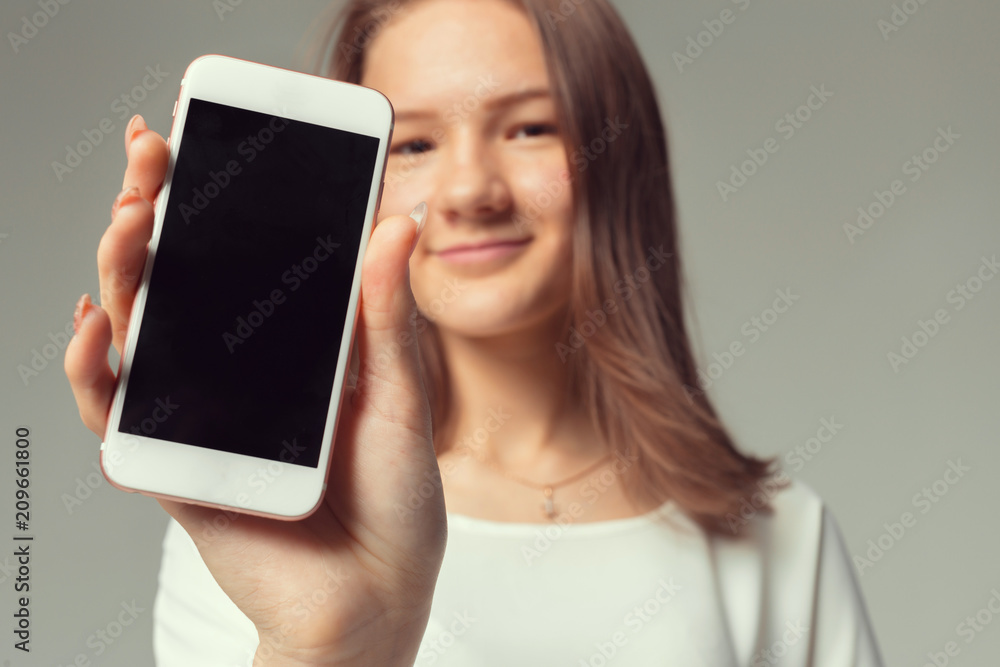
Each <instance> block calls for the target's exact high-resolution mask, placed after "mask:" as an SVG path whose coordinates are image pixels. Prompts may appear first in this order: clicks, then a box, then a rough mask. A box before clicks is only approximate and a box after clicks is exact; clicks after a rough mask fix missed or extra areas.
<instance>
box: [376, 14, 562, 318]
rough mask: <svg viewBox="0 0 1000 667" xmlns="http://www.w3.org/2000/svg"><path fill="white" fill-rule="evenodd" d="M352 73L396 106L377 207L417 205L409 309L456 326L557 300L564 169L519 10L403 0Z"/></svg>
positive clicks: (544, 312) (531, 314) (545, 83)
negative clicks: (420, 225) (422, 212)
mask: <svg viewBox="0 0 1000 667" xmlns="http://www.w3.org/2000/svg"><path fill="white" fill-rule="evenodd" d="M361 83H362V85H365V86H370V87H372V88H375V89H377V90H379V91H381V92H382V93H383V94H385V95H386V97H388V98H389V100H390V101H391V102H392V105H393V107H394V109H395V112H396V125H395V129H394V130H393V136H392V147H391V149H390V150H391V152H390V156H389V161H388V165H387V168H386V179H385V180H386V183H385V190H384V192H383V195H382V205H381V211H382V212H383V214H384V215H389V214H399V213H408V212H409V211H410V210H411V209H412V208H413V207H414V206H415V205H416V204H418V203H419V202H420V201H426V202H427V205H428V207H429V213H428V217H427V220H426V222H425V227H424V231H423V234H422V236H421V238H420V242H419V243H418V245H417V247H416V249H415V250H414V253H413V256H412V258H411V259H410V284H411V286H412V289H413V293H414V296H415V298H416V302H417V305H418V307H419V308H420V311H421V312H422V313H423V314H424V315H425V316H427V318H428V319H430V320H432V321H434V322H436V323H437V324H438V326H440V327H441V328H442V329H443V330H445V331H452V332H455V333H458V334H461V335H469V336H487V335H498V334H506V333H512V332H516V331H518V330H521V329H524V328H525V327H528V326H531V325H535V324H538V323H540V322H541V321H542V320H546V319H549V318H551V316H553V314H555V313H557V312H558V313H561V312H563V311H564V309H565V307H566V304H567V303H568V297H569V293H570V278H571V270H570V266H571V258H572V243H571V240H572V239H571V234H572V226H573V225H572V222H573V216H572V195H571V190H570V184H569V172H568V169H567V160H566V151H565V149H564V148H563V144H562V139H561V136H560V129H559V128H558V127H557V120H556V110H555V104H554V101H553V99H552V97H551V96H550V92H549V79H548V75H547V73H546V70H545V61H544V56H543V54H542V49H541V44H540V42H539V40H538V38H537V37H536V35H535V33H534V31H533V29H532V27H531V24H530V23H529V22H528V19H527V18H526V17H525V16H524V14H523V13H521V11H520V10H518V9H517V8H515V7H513V6H512V5H510V4H509V3H508V2H505V1H504V0H479V1H477V2H468V1H467V0H423V1H421V2H415V3H412V4H410V5H406V6H405V7H404V9H403V10H402V11H400V12H399V13H398V15H396V16H395V17H393V18H392V19H390V21H389V23H388V25H386V26H384V28H383V29H382V30H381V31H380V32H379V33H378V36H377V37H376V38H375V39H374V40H373V42H372V43H371V45H370V47H369V49H368V50H367V52H366V54H365V66H364V74H363V77H362V80H361ZM498 243H499V244H502V245H494V247H492V248H490V247H486V248H482V249H480V250H470V251H465V252H462V251H458V250H455V248H457V247H458V246H470V245H471V246H475V245H481V244H498Z"/></svg>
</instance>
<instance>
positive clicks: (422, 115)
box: [395, 88, 552, 122]
mask: <svg viewBox="0 0 1000 667" xmlns="http://www.w3.org/2000/svg"><path fill="white" fill-rule="evenodd" d="M551 96H552V93H551V92H550V91H549V90H548V89H547V88H528V89H527V90H521V91H518V92H514V93H507V94H506V95H501V96H499V97H492V96H489V95H488V96H486V97H484V98H483V101H482V107H483V108H485V109H489V110H491V111H492V110H496V109H499V108H502V107H509V106H513V105H515V104H519V103H521V102H525V101H527V100H532V99H536V98H540V97H551ZM472 97H475V95H472ZM436 115H437V114H436V113H435V112H433V111H400V112H398V113H396V114H395V117H396V121H397V122H398V121H405V120H419V119H426V118H433V117H434V116H436Z"/></svg>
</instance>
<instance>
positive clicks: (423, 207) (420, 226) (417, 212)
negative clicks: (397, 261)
mask: <svg viewBox="0 0 1000 667" xmlns="http://www.w3.org/2000/svg"><path fill="white" fill-rule="evenodd" d="M410 217H411V218H413V221H414V222H416V223H417V231H416V233H415V234H414V235H413V245H412V246H410V254H411V255H412V254H413V250H414V249H415V248H416V247H417V241H419V240H420V233H421V232H423V231H424V219H425V218H426V217H427V202H425V201H422V202H420V203H419V204H417V207H416V208H414V209H413V211H411V212H410Z"/></svg>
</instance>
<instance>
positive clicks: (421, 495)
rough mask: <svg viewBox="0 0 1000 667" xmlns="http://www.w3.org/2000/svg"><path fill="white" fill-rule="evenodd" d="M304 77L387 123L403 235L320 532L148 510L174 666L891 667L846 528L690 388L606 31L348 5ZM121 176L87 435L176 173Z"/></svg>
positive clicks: (434, 5) (308, 524)
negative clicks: (324, 81) (156, 202)
mask: <svg viewBox="0 0 1000 667" xmlns="http://www.w3.org/2000/svg"><path fill="white" fill-rule="evenodd" d="M317 54H318V57H319V58H320V59H322V60H323V61H324V62H328V63H329V64H330V68H329V71H328V72H327V73H328V74H329V75H331V76H333V77H335V78H339V79H343V80H347V81H351V82H354V83H360V84H362V85H365V86H370V87H373V88H376V89H378V90H380V91H382V92H383V93H384V94H385V95H386V96H387V97H388V98H389V99H390V100H391V101H392V103H393V105H394V108H395V111H396V126H395V130H394V134H393V145H392V148H391V157H390V161H389V164H388V168H387V174H386V187H385V190H384V195H383V200H382V210H383V211H387V212H405V211H408V210H410V209H413V207H414V205H417V206H416V208H415V209H413V210H414V212H413V214H412V216H413V217H412V219H411V218H410V217H407V216H405V215H392V216H388V217H384V218H382V219H381V220H380V221H379V222H378V224H377V226H376V228H375V230H374V232H373V236H372V239H371V243H370V245H369V249H368V253H367V255H366V257H365V260H364V266H363V278H362V312H361V316H360V328H359V332H358V336H357V341H356V343H357V344H356V347H355V350H354V354H353V360H352V362H353V363H354V368H355V369H356V370H357V387H356V388H355V389H353V391H352V393H351V400H350V401H349V409H348V411H347V413H346V416H345V418H344V419H345V421H344V425H343V426H342V427H341V429H340V432H339V433H338V436H337V438H338V441H337V443H336V446H335V449H334V454H333V461H332V472H331V482H330V485H329V490H328V491H327V495H326V499H325V502H324V504H323V505H322V507H321V508H320V510H318V511H317V512H316V513H315V514H314V515H313V516H311V517H310V518H309V519H307V520H304V521H301V522H293V523H287V522H280V521H269V520H265V519H261V518H258V517H250V516H241V515H236V514H225V513H222V512H218V511H215V510H211V509H208V508H203V507H198V506H194V505H186V504H178V503H173V502H167V501H161V505H163V507H164V509H166V511H167V512H169V513H170V514H171V516H172V517H173V518H174V519H175V521H172V522H171V524H170V527H169V529H168V532H167V536H166V538H165V541H164V558H163V564H162V568H161V573H160V591H159V595H158V598H157V602H156V608H155V616H156V625H155V638H154V639H155V650H156V654H157V658H158V662H159V664H160V665H164V666H168V665H169V666H172V665H185V666H186V667H192V666H193V665H212V666H213V667H219V666H227V667H228V666H229V665H246V664H251V663H252V664H254V665H342V664H352V665H412V664H414V661H416V664H418V665H431V664H436V665H461V666H463V667H476V666H479V665H546V666H547V665H556V664H565V665H581V666H583V665H590V666H593V667H598V666H600V665H606V664H612V662H613V663H614V664H620V665H711V666H713V667H717V666H724V665H734V666H735V665H776V664H782V665H823V666H831V667H833V666H838V667H839V666H844V667H846V666H848V665H865V666H868V665H880V664H881V659H880V657H879V653H878V649H877V647H876V642H875V639H874V634H873V632H872V630H871V627H870V624H869V621H868V619H867V614H866V611H865V606H864V603H863V600H862V597H861V595H860V592H859V589H858V586H857V582H856V580H855V577H854V574H853V570H852V568H851V565H850V563H849V560H848V558H847V557H846V552H845V548H844V545H843V542H842V539H841V537H840V535H839V532H838V530H837V528H836V524H835V521H834V520H833V518H832V517H831V516H830V514H829V512H828V511H827V510H825V509H824V506H823V504H822V502H821V500H820V499H819V498H818V497H817V496H816V495H815V493H813V492H812V491H811V490H810V489H808V488H807V487H806V486H805V485H803V484H801V483H797V482H789V481H788V480H787V478H785V477H784V476H783V474H782V473H781V472H780V471H774V470H771V469H770V467H769V466H770V464H771V463H772V462H770V461H763V460H759V459H756V458H753V457H750V456H746V455H743V454H741V453H739V452H738V451H737V449H736V447H735V446H734V443H733V442H732V440H731V439H730V438H729V436H728V435H727V433H726V431H725V429H724V427H723V425H722V424H720V422H719V420H718V418H717V416H716V414H715V412H714V411H713V409H712V406H711V405H710V403H709V401H708V398H707V396H706V395H705V393H704V392H703V391H701V390H700V388H699V386H698V382H697V377H696V368H695V364H694V361H693V358H692V354H691V351H690V345H689V341H688V337H687V332H686V327H685V323H684V318H683V313H682V302H681V289H682V278H681V275H682V274H681V263H680V258H679V257H678V243H677V234H676V228H675V214H674V201H673V197H672V192H671V183H670V173H669V169H668V161H667V151H666V135H665V132H664V129H663V126H662V123H661V119H660V113H659V109H658V106H657V103H656V99H655V95H654V91H653V88H652V85H651V82H650V80H649V77H648V75H647V73H646V70H645V67H644V65H643V63H642V61H641V59H640V57H639V54H638V51H637V49H636V48H635V46H634V44H633V42H632V40H631V38H630V36H629V34H628V33H627V31H626V29H625V28H624V26H623V24H622V22H621V20H620V18H619V17H618V16H617V14H616V13H615V12H614V10H613V9H612V8H611V7H610V5H609V4H608V3H607V2H606V1H605V0H585V1H582V2H581V1H577V0H574V2H568V1H567V0H563V1H562V2H559V1H557V0H476V1H475V2H473V1H471V0H414V1H411V2H406V1H404V0H388V1H381V0H357V1H354V2H351V3H349V6H348V7H347V8H346V9H345V11H344V13H343V14H342V15H341V16H340V19H339V20H338V21H335V22H332V23H330V25H329V27H328V29H326V30H325V31H324V32H323V35H322V36H321V39H320V41H319V48H318V49H317ZM126 151H127V154H128V168H127V170H126V173H125V182H124V186H125V189H124V191H123V192H122V193H121V194H120V195H119V197H118V199H117V200H116V201H115V205H114V207H113V213H112V224H111V226H110V227H109V228H108V230H107V232H106V234H105V236H104V238H103V240H102V242H101V245H100V249H99V253H98V264H99V270H100V277H101V304H102V306H101V307H97V306H94V305H92V304H90V303H89V300H88V299H87V297H86V295H85V296H84V298H82V299H81V303H80V305H79V307H78V317H77V335H76V337H75V338H74V339H73V341H72V343H71V345H70V346H69V347H68V349H67V353H66V372H67V375H68V376H69V378H70V382H71V384H72V387H73V391H74V393H75V396H76V399H77V402H78V404H79V407H80V413H81V416H82V418H83V421H84V422H85V424H87V426H88V427H90V428H91V429H92V430H94V431H95V432H96V433H99V434H100V433H103V431H104V426H105V419H106V413H107V408H108V405H109V402H110V398H111V395H112V391H113V387H114V382H115V377H114V374H113V373H112V371H111V369H110V368H108V366H107V361H106V359H107V354H106V353H107V349H108V346H109V345H110V344H113V345H114V346H115V347H116V348H118V349H119V350H120V349H121V346H122V342H123V340H124V335H125V326H126V322H127V318H128V315H129V312H130V308H131V304H132V301H133V299H134V294H135V284H136V279H137V276H138V275H139V274H140V269H141V267H142V263H143V261H144V249H145V244H146V242H147V241H148V239H149V237H150V233H151V228H152V219H153V213H152V210H153V209H152V204H151V202H152V201H153V199H154V198H155V196H156V193H157V191H158V188H159V186H160V184H161V181H162V179H163V176H164V173H165V169H166V160H167V148H166V145H165V142H164V141H163V139H162V138H161V137H159V136H157V135H156V134H155V133H153V132H152V131H149V130H147V129H146V126H145V123H144V122H143V121H142V119H141V118H138V117H137V118H136V119H134V120H133V122H132V123H131V125H130V127H129V128H128V130H127V132H126ZM309 194H310V193H308V192H303V193H302V196H303V197H307V196H309ZM418 202H419V204H418ZM425 204H426V205H425ZM411 248H412V253H411ZM446 504H447V514H446V513H445V505H446ZM446 533H447V540H446ZM446 541H447V547H446Z"/></svg>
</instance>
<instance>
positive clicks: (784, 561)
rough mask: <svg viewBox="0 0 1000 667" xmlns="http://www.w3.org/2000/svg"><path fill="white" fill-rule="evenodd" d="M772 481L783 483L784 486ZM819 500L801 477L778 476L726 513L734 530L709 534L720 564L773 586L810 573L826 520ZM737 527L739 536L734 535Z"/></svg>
mask: <svg viewBox="0 0 1000 667" xmlns="http://www.w3.org/2000/svg"><path fill="white" fill-rule="evenodd" d="M775 482H787V485H786V486H784V487H781V486H779V484H777V483H775ZM826 515H827V510H826V507H825V504H824V502H823V499H822V498H820V496H819V494H818V493H816V491H815V490H813V488H812V487H810V486H809V485H808V484H806V483H805V482H802V481H799V480H795V479H790V478H789V477H787V476H782V475H777V476H775V478H773V479H769V480H766V481H762V482H760V483H759V484H758V490H757V491H756V492H754V493H752V494H750V495H749V496H748V497H746V498H743V499H742V500H741V502H740V508H739V511H738V512H737V513H732V514H730V515H729V516H728V517H727V522H728V524H729V526H730V528H731V529H732V531H733V535H722V536H715V537H713V538H712V543H713V547H714V551H715V552H716V554H717V556H718V558H719V563H720V565H721V566H723V568H724V569H725V568H726V567H727V566H728V567H729V568H730V569H732V570H735V571H737V572H739V573H740V575H739V576H741V577H748V576H759V577H760V578H761V581H766V582H768V583H769V584H770V585H772V586H782V585H784V584H787V585H793V586H795V585H797V586H801V585H802V584H803V583H804V582H806V581H809V580H810V579H812V578H814V577H815V574H816V567H817V564H818V563H819V559H820V554H821V549H822V544H823V540H824V533H825V532H826V530H827V529H828V523H829V520H828V519H827V517H826ZM737 532H739V534H740V537H735V535H736V533H737Z"/></svg>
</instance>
